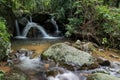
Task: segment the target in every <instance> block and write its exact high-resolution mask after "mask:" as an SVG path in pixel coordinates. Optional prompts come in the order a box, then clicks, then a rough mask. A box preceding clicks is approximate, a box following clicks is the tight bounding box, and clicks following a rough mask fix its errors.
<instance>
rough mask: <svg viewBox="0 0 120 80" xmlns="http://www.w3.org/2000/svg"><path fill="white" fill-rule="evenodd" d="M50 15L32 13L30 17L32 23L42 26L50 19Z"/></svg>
mask: <svg viewBox="0 0 120 80" xmlns="http://www.w3.org/2000/svg"><path fill="white" fill-rule="evenodd" d="M50 17H51V16H50V15H49V14H48V13H34V14H33V15H32V18H33V22H36V23H39V24H44V23H45V21H47V20H48V19H50Z"/></svg>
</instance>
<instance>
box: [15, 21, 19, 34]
mask: <svg viewBox="0 0 120 80" xmlns="http://www.w3.org/2000/svg"><path fill="white" fill-rule="evenodd" d="M15 27H16V32H17V36H20V29H19V25H18V21H17V20H15Z"/></svg>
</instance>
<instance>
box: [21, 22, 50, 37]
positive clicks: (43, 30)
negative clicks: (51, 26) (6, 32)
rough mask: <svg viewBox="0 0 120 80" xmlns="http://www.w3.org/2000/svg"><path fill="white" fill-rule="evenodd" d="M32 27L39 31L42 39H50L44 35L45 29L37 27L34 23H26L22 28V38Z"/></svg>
mask: <svg viewBox="0 0 120 80" xmlns="http://www.w3.org/2000/svg"><path fill="white" fill-rule="evenodd" d="M32 27H35V28H37V29H38V30H39V31H41V33H42V35H43V36H44V37H51V36H49V35H48V34H47V33H46V31H45V29H44V28H43V27H42V26H40V25H37V24H36V23H34V22H28V24H27V25H26V26H25V28H24V30H23V33H22V36H24V37H26V36H27V34H28V31H29V30H30V29H31V28H32Z"/></svg>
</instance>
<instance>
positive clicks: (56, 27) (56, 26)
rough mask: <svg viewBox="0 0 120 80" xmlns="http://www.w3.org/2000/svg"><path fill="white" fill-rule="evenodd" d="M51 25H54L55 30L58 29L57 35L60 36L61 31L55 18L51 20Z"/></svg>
mask: <svg viewBox="0 0 120 80" xmlns="http://www.w3.org/2000/svg"><path fill="white" fill-rule="evenodd" d="M51 23H52V24H53V25H54V27H55V29H56V31H55V32H56V33H57V34H59V33H60V30H59V27H58V25H57V23H56V21H55V20H54V17H52V18H51Z"/></svg>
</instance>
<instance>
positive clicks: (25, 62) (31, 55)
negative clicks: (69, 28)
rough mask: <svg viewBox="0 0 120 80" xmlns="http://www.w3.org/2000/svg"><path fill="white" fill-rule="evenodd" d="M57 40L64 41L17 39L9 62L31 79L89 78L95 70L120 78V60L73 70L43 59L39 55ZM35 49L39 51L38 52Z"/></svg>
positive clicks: (75, 79) (68, 79) (62, 79)
mask: <svg viewBox="0 0 120 80" xmlns="http://www.w3.org/2000/svg"><path fill="white" fill-rule="evenodd" d="M56 42H62V41H59V40H58V41H52V43H51V41H45V40H43V41H42V40H41V42H40V41H27V42H26V41H25V42H24V43H25V44H23V42H21V41H16V42H14V43H13V46H12V48H13V49H14V50H17V52H15V53H14V55H15V57H14V59H12V60H9V63H12V64H13V65H14V68H17V69H19V70H20V71H22V72H24V73H25V74H26V75H27V76H28V77H29V80H87V76H89V75H91V74H92V73H95V72H100V73H105V74H111V75H114V76H116V77H119V78H120V62H111V66H100V67H98V68H96V69H90V70H77V68H76V66H75V67H74V70H72V71H71V70H68V69H66V68H64V67H61V66H59V65H58V64H57V63H55V62H54V61H53V60H48V61H44V60H42V59H41V56H39V55H41V53H42V52H43V51H44V50H46V49H47V48H48V47H49V46H51V45H52V44H54V43H56ZM17 43H19V45H18V44H17ZM37 46H39V47H37ZM20 48H22V49H20ZM36 48H38V49H36ZM19 49H20V50H19ZM34 51H38V52H36V53H37V54H36V53H35V52H34ZM38 53H39V54H38Z"/></svg>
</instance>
